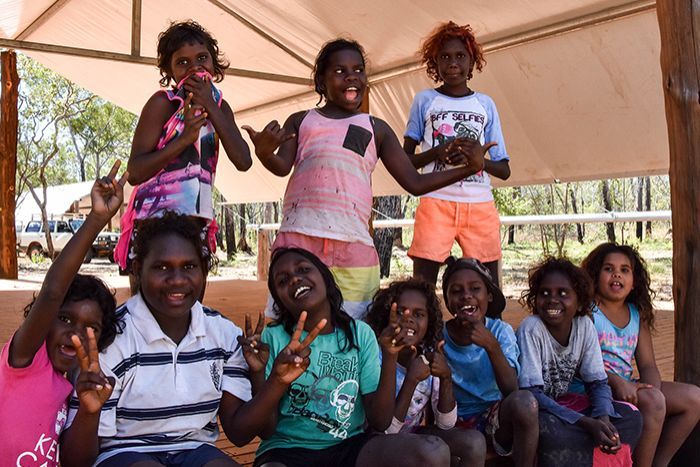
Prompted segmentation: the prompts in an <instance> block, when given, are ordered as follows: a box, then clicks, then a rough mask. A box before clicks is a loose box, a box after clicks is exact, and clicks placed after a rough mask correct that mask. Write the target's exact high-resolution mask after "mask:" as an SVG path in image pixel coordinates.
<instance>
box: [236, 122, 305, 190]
mask: <svg viewBox="0 0 700 467" xmlns="http://www.w3.org/2000/svg"><path fill="white" fill-rule="evenodd" d="M304 115H306V112H297V113H294V114H292V115H290V116H289V118H287V121H286V122H284V126H283V127H281V128H280V126H279V123H277V120H273V121H271V122H270V123H268V124H267V125H266V126H265V128H263V129H262V130H261V131H256V130H254V129H253V128H251V127H250V126H248V125H243V126H242V127H241V128H243V129H244V130H246V131H247V132H248V135H249V136H250V139H251V140H252V141H253V145H254V146H255V155H256V156H257V157H258V159H260V162H262V164H263V165H264V166H265V168H266V169H267V170H269V171H270V172H272V173H273V174H275V175H277V176H279V177H285V176H287V175H288V174H289V172H291V170H292V167H293V166H294V159H296V155H297V144H298V134H299V126H300V125H301V121H302V119H303V118H304ZM275 151H277V153H275Z"/></svg>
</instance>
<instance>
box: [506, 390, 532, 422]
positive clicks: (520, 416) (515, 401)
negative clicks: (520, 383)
mask: <svg viewBox="0 0 700 467" xmlns="http://www.w3.org/2000/svg"><path fill="white" fill-rule="evenodd" d="M507 399H509V404H507V409H508V410H510V411H511V414H510V416H511V418H512V419H513V421H514V422H516V423H519V424H525V425H530V424H534V423H536V422H537V417H538V408H539V406H538V404H537V399H535V396H533V395H532V393H531V392H530V391H526V390H522V389H519V390H517V391H515V392H513V393H511V394H510V395H509V396H508V398H507Z"/></svg>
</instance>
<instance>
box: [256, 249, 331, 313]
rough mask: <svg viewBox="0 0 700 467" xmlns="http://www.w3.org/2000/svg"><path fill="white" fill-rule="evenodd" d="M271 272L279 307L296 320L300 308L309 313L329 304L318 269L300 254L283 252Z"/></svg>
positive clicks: (324, 284) (300, 310)
mask: <svg viewBox="0 0 700 467" xmlns="http://www.w3.org/2000/svg"><path fill="white" fill-rule="evenodd" d="M270 274H271V275H272V279H273V281H274V286H275V293H276V295H277V297H278V298H279V300H280V302H282V306H283V307H284V308H285V309H287V310H289V312H290V313H292V315H293V316H294V317H295V318H297V319H298V318H299V315H301V312H302V311H307V312H309V313H311V312H312V311H316V310H319V309H320V308H321V307H322V306H323V305H324V304H327V303H328V297H327V294H326V283H325V282H324V280H323V275H322V274H321V271H319V270H318V268H317V267H316V266H315V265H314V264H313V263H312V262H311V261H310V260H309V259H307V258H306V257H304V256H302V255H300V254H299V253H296V252H293V251H292V252H289V253H284V256H282V257H281V258H279V259H278V260H277V262H276V263H275V265H274V268H273V269H272V271H270Z"/></svg>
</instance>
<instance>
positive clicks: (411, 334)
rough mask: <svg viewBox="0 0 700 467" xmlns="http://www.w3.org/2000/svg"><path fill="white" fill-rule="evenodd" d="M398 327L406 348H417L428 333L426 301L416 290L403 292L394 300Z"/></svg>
mask: <svg viewBox="0 0 700 467" xmlns="http://www.w3.org/2000/svg"><path fill="white" fill-rule="evenodd" d="M396 310H397V311H398V313H399V325H400V326H401V329H402V331H403V333H404V336H405V337H404V342H405V343H406V345H407V346H419V345H421V344H422V343H423V340H424V339H425V334H426V333H427V332H428V325H429V317H428V300H427V299H426V297H425V295H424V294H423V293H421V292H419V291H418V290H411V289H409V290H405V291H404V292H403V293H401V295H399V297H398V298H397V299H396Z"/></svg>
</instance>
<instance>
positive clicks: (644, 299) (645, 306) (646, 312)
mask: <svg viewBox="0 0 700 467" xmlns="http://www.w3.org/2000/svg"><path fill="white" fill-rule="evenodd" d="M611 253H620V254H623V255H625V256H626V257H627V259H629V260H630V264H631V265H632V277H633V278H634V288H633V289H632V290H631V291H630V293H629V295H627V297H626V298H625V303H632V304H633V305H635V306H636V307H637V309H638V310H639V318H640V319H641V320H642V321H643V322H645V323H646V324H647V326H648V327H649V329H651V330H654V305H653V304H652V300H653V298H654V296H655V295H656V292H655V291H654V290H653V289H652V288H651V278H650V277H649V271H648V270H647V263H646V261H644V258H642V257H641V255H640V254H639V251H638V250H637V249H636V248H634V247H631V246H629V245H620V244H617V243H611V242H606V243H601V244H600V245H598V246H597V247H595V248H594V249H593V251H591V252H590V253H589V254H588V256H586V258H585V259H584V260H583V261H582V262H581V267H582V268H583V269H585V270H586V272H587V273H588V275H589V276H591V279H592V280H593V287H594V288H595V292H596V293H597V292H598V279H599V278H600V271H601V270H602V269H603V263H604V262H605V258H606V257H607V256H608V255H609V254H611Z"/></svg>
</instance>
